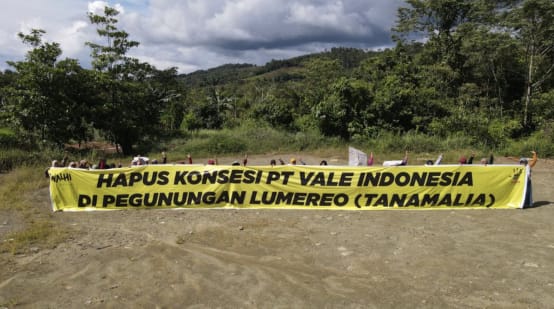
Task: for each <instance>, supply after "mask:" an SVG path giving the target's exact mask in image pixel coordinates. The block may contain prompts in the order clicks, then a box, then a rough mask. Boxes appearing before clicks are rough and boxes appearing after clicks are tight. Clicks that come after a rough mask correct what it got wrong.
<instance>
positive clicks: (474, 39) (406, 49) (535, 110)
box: [0, 0, 554, 155]
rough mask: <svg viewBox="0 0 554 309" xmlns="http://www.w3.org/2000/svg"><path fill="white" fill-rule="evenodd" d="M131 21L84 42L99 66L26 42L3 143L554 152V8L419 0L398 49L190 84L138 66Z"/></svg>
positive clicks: (224, 71)
mask: <svg viewBox="0 0 554 309" xmlns="http://www.w3.org/2000/svg"><path fill="white" fill-rule="evenodd" d="M118 13H119V12H118V11H117V10H115V9H114V8H110V7H106V8H105V10H104V14H103V15H93V14H89V19H90V23H91V25H92V26H94V27H96V29H97V33H98V35H99V37H100V38H102V39H103V41H105V42H106V44H105V45H101V44H97V43H93V42H84V44H86V45H88V46H89V47H90V49H91V55H92V68H91V69H86V68H84V67H83V66H82V65H81V64H80V63H79V62H78V61H77V60H75V59H68V58H66V59H60V56H61V54H62V50H61V49H60V46H59V44H58V43H55V42H54V43H46V42H44V40H43V35H44V34H45V33H46V32H45V30H42V29H34V30H32V31H31V32H30V33H20V34H19V36H20V38H21V40H22V43H24V44H27V45H28V46H29V50H28V52H27V54H26V57H25V60H23V61H18V62H9V64H10V66H11V68H12V69H10V70H6V71H5V72H1V74H0V89H1V90H0V99H1V101H0V139H1V141H2V144H3V145H6V146H8V147H24V148H31V149H40V147H45V146H46V145H48V146H52V145H55V146H56V147H62V146H63V145H64V144H66V143H80V142H84V141H88V140H92V139H95V138H103V139H105V140H107V141H110V142H113V143H116V144H117V145H119V146H120V147H121V151H122V152H123V153H125V154H132V151H133V147H136V146H137V145H140V144H141V143H144V142H148V141H151V140H156V139H161V138H168V137H174V136H178V135H179V134H182V133H183V132H188V131H195V130H200V129H216V130H217V129H224V128H236V127H239V126H240V125H241V124H242V123H243V122H245V121H249V122H256V123H259V124H260V125H264V126H271V127H273V128H278V129H279V130H283V131H285V132H302V131H316V132H318V133H319V134H321V136H325V137H333V138H339V139H341V140H344V141H351V140H357V139H371V138H377V137H378V136H380V135H381V134H383V132H389V133H393V134H399V135H401V134H406V133H410V132H416V133H418V134H425V135H429V136H434V137H438V138H447V137H449V136H453V135H463V136H464V137H467V138H468V139H469V140H471V141H472V143H473V144H474V145H475V146H476V147H486V148H488V149H494V148H495V147H502V145H503V144H505V143H507V142H509V141H514V140H518V139H526V138H535V139H536V140H538V141H540V142H541V143H543V144H544V145H545V146H544V149H543V154H547V155H554V153H549V152H552V151H554V150H553V149H552V146H551V145H552V144H553V143H554V122H553V120H554V74H553V73H554V2H553V1H551V0H524V1H513V0H512V1H509V0H508V1H488V0H475V1H473V0H408V1H406V3H405V5H404V7H401V8H400V9H399V10H398V13H397V20H396V23H395V27H394V29H392V30H393V40H394V42H395V46H394V47H391V48H389V49H386V50H380V51H368V50H361V49H354V48H344V47H336V48H333V49H331V50H327V51H324V52H321V53H318V54H311V55H305V56H302V57H297V58H292V59H285V60H273V61H271V62H269V63H267V64H265V65H263V66H256V65H251V64H228V65H224V66H221V67H217V68H213V69H209V70H205V71H197V72H193V73H190V74H181V75H180V74H178V71H177V69H176V68H171V69H167V70H158V69H157V68H155V67H154V66H152V65H150V64H148V63H144V62H141V61H139V60H138V59H135V58H133V57H130V56H129V55H128V54H129V51H130V50H131V49H132V48H135V47H137V46H138V45H139V42H136V41H132V40H130V39H129V34H128V33H127V32H126V31H124V30H122V29H120V28H118V25H117V16H118ZM548 145H550V146H548ZM545 152H546V153H545Z"/></svg>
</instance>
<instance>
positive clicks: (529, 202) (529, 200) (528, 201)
mask: <svg viewBox="0 0 554 309" xmlns="http://www.w3.org/2000/svg"><path fill="white" fill-rule="evenodd" d="M531 153H532V154H533V157H532V158H531V159H529V158H524V157H522V158H520V159H519V164H520V165H523V166H528V167H529V174H528V175H527V192H525V201H524V202H523V208H529V207H533V187H532V185H531V169H532V168H533V167H534V166H535V164H537V161H538V160H539V157H538V155H537V152H536V151H534V150H533V151H531ZM491 156H492V155H491ZM508 159H512V160H514V158H513V157H508ZM515 160H517V159H515Z"/></svg>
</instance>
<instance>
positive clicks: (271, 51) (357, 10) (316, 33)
mask: <svg viewBox="0 0 554 309" xmlns="http://www.w3.org/2000/svg"><path fill="white" fill-rule="evenodd" d="M403 2H404V1H401V0H279V1H277V0H180V1H173V0H119V1H86V0H0V4H2V10H1V12H0V69H1V70H5V69H8V68H9V66H8V65H7V64H6V61H7V60H12V61H18V60H23V59H24V56H25V53H26V51H27V50H28V49H29V47H28V46H26V45H24V44H22V43H21V40H20V39H19V38H18V37H17V33H19V32H23V33H29V31H30V29H33V28H38V29H43V30H45V31H46V34H45V36H44V39H45V40H46V41H49V42H58V43H60V45H61V48H62V50H63V53H64V54H63V56H62V57H63V58H65V57H69V58H77V59H79V61H80V63H81V65H82V66H84V67H90V57H89V55H90V49H89V48H88V47H86V46H85V44H84V43H85V42H87V41H91V42H98V43H102V44H103V43H104V42H102V41H99V37H98V35H97V34H96V32H95V27H94V26H93V25H91V24H90V23H89V21H88V17H87V12H94V13H101V11H102V9H103V7H104V6H105V5H110V6H112V7H116V8H117V9H118V10H119V11H120V15H119V16H118V20H119V23H118V27H119V28H120V29H122V30H125V31H127V32H128V33H129V34H130V39H132V40H135V41H138V42H140V45H139V47H137V48H134V49H132V51H131V52H130V53H129V54H130V55H131V56H134V57H137V58H139V59H140V60H142V61H146V62H148V63H150V64H152V65H154V66H156V67H157V68H158V69H166V68H169V67H177V68H178V70H179V72H180V73H190V72H193V71H196V70H203V69H209V68H213V67H217V66H219V65H222V64H226V63H251V64H257V65H263V64H265V63H266V62H268V61H271V60H272V59H288V58H292V57H295V56H299V55H304V54H309V53H314V52H319V51H322V50H325V49H330V48H332V47H339V46H343V47H345V46H348V47H357V48H364V49H380V48H385V47H389V46H391V41H390V28H391V27H392V26H393V24H394V22H395V17H396V10H397V8H398V7H399V6H400V5H402V4H403Z"/></svg>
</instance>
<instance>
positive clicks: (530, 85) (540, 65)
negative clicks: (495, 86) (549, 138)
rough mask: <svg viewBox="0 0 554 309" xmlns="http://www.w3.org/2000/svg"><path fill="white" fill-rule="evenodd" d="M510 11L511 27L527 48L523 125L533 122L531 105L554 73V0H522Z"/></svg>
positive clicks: (508, 14) (509, 29)
mask: <svg viewBox="0 0 554 309" xmlns="http://www.w3.org/2000/svg"><path fill="white" fill-rule="evenodd" d="M518 4H519V5H518V6H517V7H516V8H515V9H513V10H511V11H509V12H508V13H507V19H506V20H507V23H506V26H508V31H509V32H510V33H515V34H516V37H517V39H519V40H520V42H521V45H522V47H523V50H524V55H525V58H524V59H525V61H524V62H525V64H526V68H527V69H526V77H525V91H524V98H523V101H524V104H523V125H524V126H528V125H530V117H529V109H530V108H531V104H532V101H533V97H534V94H535V92H537V91H539V90H540V89H541V87H542V86H543V84H544V83H545V82H547V81H550V82H552V76H553V73H554V2H552V1H551V0H525V1H518Z"/></svg>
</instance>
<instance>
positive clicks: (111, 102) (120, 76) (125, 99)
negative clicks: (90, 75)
mask: <svg viewBox="0 0 554 309" xmlns="http://www.w3.org/2000/svg"><path fill="white" fill-rule="evenodd" d="M118 15H119V11H117V10H116V9H115V8H111V7H108V6H106V7H105V8H104V11H103V15H96V14H93V13H89V14H88V17H89V20H90V22H91V24H93V25H96V26H97V29H96V30H97V33H98V35H99V36H100V37H101V38H104V39H105V44H98V43H94V42H86V45H88V46H90V48H91V49H92V54H91V56H92V58H93V61H92V65H93V67H94V69H95V70H96V72H97V79H98V81H99V82H100V83H101V85H102V86H103V90H104V92H103V97H102V101H103V108H102V109H101V112H99V113H98V114H97V124H98V126H99V127H100V128H101V129H102V131H103V132H104V134H105V136H106V137H107V138H108V139H110V140H111V141H112V142H114V143H116V145H120V146H121V149H122V151H123V153H124V154H127V155H129V154H132V152H133V145H135V144H136V143H137V142H140V141H141V140H144V139H146V138H147V137H149V136H155V135H156V134H157V130H159V129H160V127H159V123H160V115H161V111H160V108H159V107H160V104H161V103H162V102H161V101H159V100H152V96H153V93H152V87H149V86H151V84H150V85H149V84H147V82H148V81H149V79H150V77H151V76H152V74H153V72H154V71H155V68H153V67H152V66H150V65H149V64H147V63H141V62H139V61H138V60H137V59H135V58H132V57H129V56H128V55H127V53H128V51H129V50H130V49H131V48H133V47H137V46H138V45H139V43H138V42H136V41H133V40H129V34H128V33H127V32H125V31H124V30H120V29H119V28H117V22H118V20H117V19H116V17H117V16H118Z"/></svg>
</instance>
